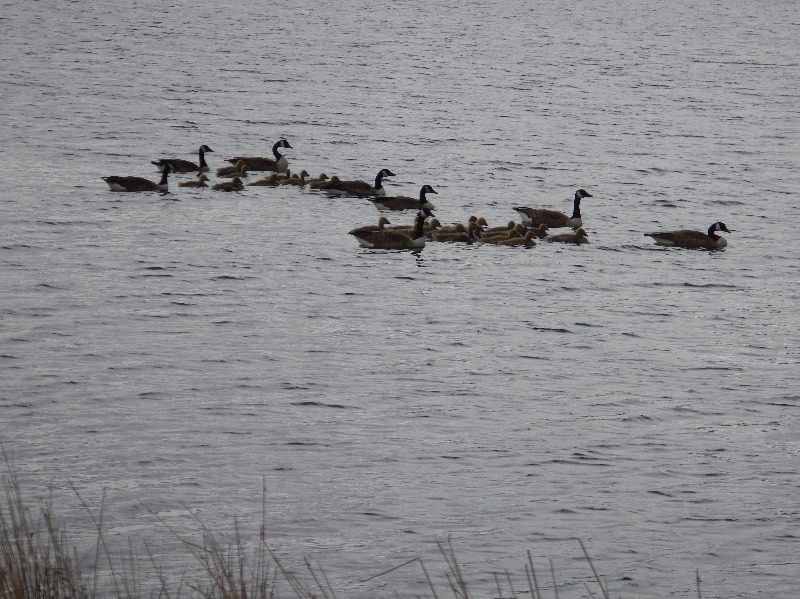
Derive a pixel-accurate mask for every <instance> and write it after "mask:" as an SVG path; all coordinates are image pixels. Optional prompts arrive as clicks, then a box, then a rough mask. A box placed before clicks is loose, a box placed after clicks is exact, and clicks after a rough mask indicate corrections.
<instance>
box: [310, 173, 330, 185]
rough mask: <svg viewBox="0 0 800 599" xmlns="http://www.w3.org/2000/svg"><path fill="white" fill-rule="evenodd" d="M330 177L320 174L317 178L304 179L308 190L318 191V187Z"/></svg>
mask: <svg viewBox="0 0 800 599" xmlns="http://www.w3.org/2000/svg"><path fill="white" fill-rule="evenodd" d="M329 179H330V177H328V175H326V174H325V173H321V174H320V176H319V177H312V178H311V179H306V182H307V183H308V187H309V189H319V186H320V185H322V184H323V183H325V181H327V180H329Z"/></svg>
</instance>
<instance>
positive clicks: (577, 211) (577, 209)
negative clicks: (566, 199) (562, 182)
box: [572, 196, 581, 218]
mask: <svg viewBox="0 0 800 599" xmlns="http://www.w3.org/2000/svg"><path fill="white" fill-rule="evenodd" d="M580 217H581V198H580V196H575V200H574V201H573V203H572V218H580Z"/></svg>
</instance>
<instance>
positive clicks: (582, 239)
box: [545, 229, 589, 245]
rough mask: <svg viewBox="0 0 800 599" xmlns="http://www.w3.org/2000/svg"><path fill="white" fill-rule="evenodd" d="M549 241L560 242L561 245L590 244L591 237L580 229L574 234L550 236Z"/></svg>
mask: <svg viewBox="0 0 800 599" xmlns="http://www.w3.org/2000/svg"><path fill="white" fill-rule="evenodd" d="M545 239H547V241H558V242H560V243H576V244H578V245H580V244H581V243H589V236H588V235H587V234H586V231H584V230H583V229H578V230H577V231H575V232H574V233H559V234H558V235H548V236H547V237H546V238H545Z"/></svg>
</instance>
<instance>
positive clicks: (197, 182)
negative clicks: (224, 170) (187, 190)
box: [178, 173, 208, 187]
mask: <svg viewBox="0 0 800 599" xmlns="http://www.w3.org/2000/svg"><path fill="white" fill-rule="evenodd" d="M206 181H208V177H206V176H205V174H203V173H198V174H197V179H194V180H192V181H183V182H182V183H178V187H208V184H207V183H206Z"/></svg>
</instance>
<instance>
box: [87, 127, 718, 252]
mask: <svg viewBox="0 0 800 599" xmlns="http://www.w3.org/2000/svg"><path fill="white" fill-rule="evenodd" d="M285 149H293V148H292V146H291V145H290V144H289V142H288V141H286V139H283V138H281V139H279V140H278V141H276V142H275V143H274V144H273V146H272V156H273V157H272V158H269V157H263V156H234V157H232V158H229V159H227V160H226V162H227V163H228V164H227V166H224V167H220V168H218V169H217V170H216V175H217V177H218V178H220V179H221V180H220V181H218V182H217V183H214V184H213V185H211V186H210V189H211V190H213V191H224V192H234V191H242V190H243V189H244V188H245V184H244V182H243V179H245V178H247V177H248V175H249V172H259V171H261V172H264V171H266V172H269V173H270V174H268V175H266V176H265V177H263V178H261V179H258V180H255V181H253V182H252V183H249V185H248V187H254V186H262V187H277V186H281V185H294V186H297V187H308V188H309V189H312V190H315V191H319V192H323V193H326V194H329V195H331V196H351V197H356V198H365V199H368V200H369V201H371V202H372V204H373V205H374V206H375V208H377V209H378V210H379V211H404V210H414V211H416V212H417V214H416V217H415V219H414V222H413V223H412V224H410V225H392V224H391V223H390V221H389V219H388V218H387V217H386V216H385V215H381V216H380V218H379V219H378V223H377V224H375V225H363V226H360V227H357V228H355V229H353V230H351V231H349V234H350V235H352V236H353V237H355V238H356V240H357V241H358V243H359V245H360V246H361V247H365V248H371V249H390V250H395V249H421V248H423V247H425V243H426V242H428V241H436V242H450V243H483V244H492V245H504V246H513V247H517V246H520V247H533V246H535V245H536V239H544V240H546V241H549V242H555V243H566V244H575V245H581V244H585V243H589V235H588V234H587V232H586V230H585V229H584V228H583V224H584V223H583V218H582V217H581V200H583V199H585V198H591V197H593V196H592V194H590V193H589V192H587V191H586V190H585V189H578V190H577V191H576V192H575V196H574V199H573V204H572V215H571V216H568V215H567V214H565V213H563V212H560V211H558V210H552V209H547V208H530V207H527V206H517V207H515V208H514V210H515V211H516V212H517V213H518V214H519V215H520V216H521V218H522V220H521V222H515V221H513V220H512V221H509V222H508V224H507V225H503V226H495V227H490V226H489V225H488V223H487V222H486V219H485V218H483V217H477V216H471V217H469V220H468V222H467V223H466V224H462V223H456V224H454V225H450V226H442V224H441V223H440V222H439V220H438V219H436V218H435V216H434V214H433V210H435V209H436V207H435V206H434V205H433V204H432V203H431V201H430V200H429V199H428V195H429V194H436V193H437V192H436V190H434V189H433V187H431V186H430V185H427V184H426V185H423V186H422V187H421V188H420V191H419V195H418V197H416V198H413V197H408V196H389V195H387V194H386V189H385V188H384V187H383V181H384V179H386V178H387V177H394V176H395V173H393V172H392V171H391V170H389V169H388V168H382V169H380V170H379V171H378V173H377V174H376V176H375V180H374V183H369V182H367V181H362V180H355V179H343V178H340V177H338V176H333V177H328V175H326V174H324V173H322V174H320V175H319V176H318V177H311V175H310V174H309V173H308V171H306V170H301V171H300V173H292V172H291V171H290V170H289V161H288V159H287V158H286V156H285V155H284V154H283V153H282V150H285ZM213 152H214V150H212V149H211V148H210V147H208V146H207V145H206V144H203V145H201V146H200V147H199V148H198V150H197V158H198V160H197V162H192V161H190V160H184V159H181V158H160V159H157V160H153V161H152V164H154V165H155V166H156V168H157V169H158V170H159V171H160V172H161V177H160V179H159V180H158V181H151V180H150V179H146V178H144V177H133V176H110V177H102V179H103V181H105V182H106V184H107V185H108V188H109V190H111V191H117V192H141V191H158V192H162V193H163V192H166V191H168V183H167V182H168V178H169V175H170V174H172V173H176V174H182V173H195V178H194V179H191V180H188V181H181V182H180V183H178V187H209V185H208V183H209V181H210V179H209V177H208V176H207V173H209V172H210V168H209V166H208V163H207V162H206V159H205V155H206V154H208V153H213ZM429 218H430V220H428V219H429ZM559 228H569V229H572V231H570V232H566V233H554V234H550V229H559ZM719 232H724V233H730V232H731V231H730V230H729V229H728V227H727V226H726V225H725V223H723V222H715V223H714V224H712V225H711V226H710V227H709V228H708V230H707V231H706V232H705V233H704V232H702V231H694V230H676V231H662V232H653V233H645V236H646V237H651V238H652V239H653V240H654V241H655V242H656V245H663V246H673V247H680V248H687V249H706V250H720V249H723V248H724V247H726V246H727V244H728V242H727V240H726V239H725V238H724V237H722V236H721V235H718V233H719Z"/></svg>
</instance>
